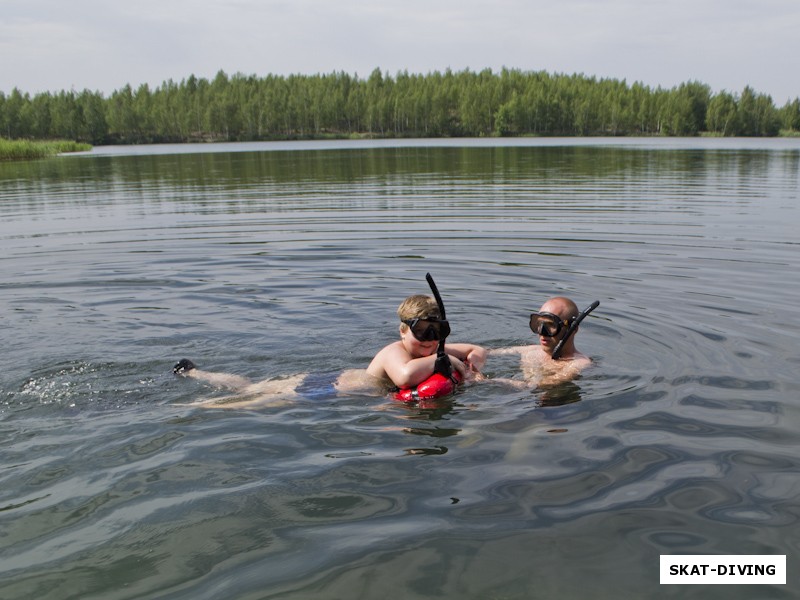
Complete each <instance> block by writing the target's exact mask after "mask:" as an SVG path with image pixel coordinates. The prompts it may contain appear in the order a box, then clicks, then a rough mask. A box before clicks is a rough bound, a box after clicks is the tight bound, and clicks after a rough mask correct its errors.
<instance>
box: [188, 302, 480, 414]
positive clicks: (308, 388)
mask: <svg viewBox="0 0 800 600" xmlns="http://www.w3.org/2000/svg"><path fill="white" fill-rule="evenodd" d="M397 315H398V316H399V317H400V339H399V340H398V341H395V342H392V343H391V344H389V345H388V346H386V347H384V348H383V349H381V350H380V351H379V352H378V353H377V354H376V355H375V357H374V358H373V359H372V361H371V362H370V364H369V366H368V367H367V368H366V369H348V370H346V371H343V372H342V373H312V374H300V375H294V376H292V377H288V378H286V379H269V380H265V381H260V382H255V383H253V382H251V381H250V380H249V379H247V378H245V377H240V376H238V375H231V374H228V373H211V372H208V371H201V370H199V369H197V368H196V367H195V365H194V363H192V362H191V361H189V360H186V359H183V360H182V361H180V362H179V363H178V364H177V365H175V367H174V368H173V372H174V373H175V374H177V375H182V376H185V377H193V378H195V379H199V380H201V381H206V382H208V383H211V384H212V385H216V386H220V387H227V388H229V389H232V390H234V391H235V392H236V396H233V397H228V398H218V399H213V400H209V401H204V402H202V404H209V405H218V406H222V407H226V408H227V407H231V408H234V407H239V406H252V405H257V404H265V403H272V402H274V401H281V400H284V401H285V400H287V399H289V398H295V397H305V398H311V399H320V400H321V399H326V398H333V397H336V396H337V395H338V394H340V393H343V394H347V393H351V394H353V393H355V394H365V393H366V394H377V393H385V392H386V391H388V390H389V389H393V388H404V387H414V386H416V385H417V384H419V383H421V382H423V381H424V380H426V379H427V378H428V377H430V376H431V375H432V374H433V369H434V364H435V362H436V351H437V348H438V346H439V339H440V338H441V337H442V336H444V337H446V336H447V333H449V324H448V323H447V322H446V321H442V320H441V317H440V312H439V306H438V305H437V303H436V301H435V300H434V299H433V298H432V297H430V296H426V295H414V296H409V297H408V298H406V299H405V300H403V302H402V303H401V304H400V306H399V308H398V309H397ZM445 351H446V352H447V355H448V358H449V359H450V363H451V364H452V365H453V369H454V370H456V371H458V372H459V373H460V374H461V375H462V376H463V378H464V380H469V379H476V378H479V377H480V369H481V368H482V367H483V365H484V363H485V362H486V355H487V351H486V350H485V349H484V348H482V347H480V346H476V345H474V344H446V345H445ZM234 399H239V401H235V402H227V401H226V400H234Z"/></svg>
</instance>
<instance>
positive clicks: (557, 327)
mask: <svg viewBox="0 0 800 600" xmlns="http://www.w3.org/2000/svg"><path fill="white" fill-rule="evenodd" d="M569 324H570V321H566V320H562V319H561V317H559V316H558V315H554V314H553V313H548V312H537V313H533V314H531V322H530V325H531V331H532V332H533V333H535V334H536V335H541V336H544V337H556V336H557V335H558V334H559V333H561V330H562V329H563V328H565V327H569Z"/></svg>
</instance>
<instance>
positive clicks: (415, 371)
mask: <svg viewBox="0 0 800 600" xmlns="http://www.w3.org/2000/svg"><path fill="white" fill-rule="evenodd" d="M435 362H436V355H435V354H432V355H431V356H424V357H422V358H411V356H410V355H409V354H408V352H406V351H405V349H404V348H403V346H402V345H401V344H399V343H394V344H390V345H388V346H386V347H385V348H384V349H383V350H381V351H380V352H378V354H376V355H375V358H373V359H372V362H371V363H370V365H369V368H368V369H367V373H369V374H370V375H372V376H373V377H379V378H389V379H390V380H391V381H392V383H393V384H394V385H396V386H397V387H399V388H403V387H414V386H415V385H418V384H420V383H422V382H423V381H425V380H426V379H427V378H428V377H430V376H431V375H433V366H434V363H435Z"/></svg>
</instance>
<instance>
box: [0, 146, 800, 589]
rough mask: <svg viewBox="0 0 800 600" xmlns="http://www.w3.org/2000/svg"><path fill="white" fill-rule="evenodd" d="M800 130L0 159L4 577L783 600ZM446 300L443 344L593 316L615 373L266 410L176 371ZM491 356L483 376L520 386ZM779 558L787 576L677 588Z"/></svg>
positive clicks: (268, 371) (497, 337) (793, 472)
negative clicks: (713, 565)
mask: <svg viewBox="0 0 800 600" xmlns="http://www.w3.org/2000/svg"><path fill="white" fill-rule="evenodd" d="M799 173H800V142H798V141H797V140H719V139H714V140H674V139H670V140H596V139H593V140H558V139H555V140H443V141H427V140H412V141H392V142H385V141H384V142H336V143H331V142H325V143H321V142H318V143H285V144H241V145H219V146H188V147H187V146H150V147H133V148H119V147H115V148H97V149H95V150H94V151H93V152H91V153H88V154H85V155H80V156H68V157H59V158H56V159H52V160H44V161H36V162H23V163H4V164H0V248H1V249H2V253H0V265H2V271H0V297H2V301H3V305H4V307H5V308H4V311H3V317H2V329H1V330H2V342H3V344H4V346H5V352H4V357H5V368H4V369H3V370H2V371H0V448H2V456H3V461H2V472H1V473H0V482H2V485H0V558H1V559H2V560H0V597H3V598H6V597H7V598H53V599H56V598H58V599H64V598H80V599H85V598H104V599H105V598H192V599H195V598H304V599H305V598H345V597H346V598H375V597H381V596H384V597H398V596H402V597H403V598H428V597H431V598H432V597H435V598H459V599H463V598H476V599H477V598H552V597H555V596H556V595H558V596H563V597H567V598H570V597H583V596H585V595H586V594H587V593H588V592H591V593H592V594H593V595H595V596H597V597H599V598H619V597H681V598H684V597H702V598H707V597H717V596H719V597H722V594H723V592H724V594H725V597H733V598H752V597H770V598H784V597H786V598H791V597H796V594H797V593H798V590H799V589H800V587H799V584H800V580H798V575H797V569H796V565H797V559H798V556H799V555H800V552H799V551H798V544H797V540H798V539H800V535H798V534H800V531H798V529H799V528H798V523H797V519H798V511H797V501H796V499H797V497H798V495H800V477H798V470H799V469H798V467H799V466H800V465H798V462H799V461H798V453H797V447H798V442H799V441H800V435H799V434H798V433H797V431H798V429H799V428H800V412H799V411H798V393H797V392H798V388H799V387H800V386H798V384H797V375H796V373H797V369H798V366H800V354H799V353H798V350H797V324H798V322H799V320H798V316H799V314H800V310H799V309H798V308H797V300H796V299H797V297H798V295H799V294H800V282H799V281H798V278H797V275H796V267H795V263H796V262H797V256H798V239H797V233H796V232H797V229H798V225H799V224H800V219H799V218H798V196H799V195H800V176H799ZM426 272H430V273H432V274H433V276H434V277H435V279H436V282H437V283H438V285H439V288H440V290H441V291H442V293H443V296H444V300H445V303H446V306H447V311H448V316H449V317H450V320H451V323H452V325H453V339H454V340H460V341H470V342H474V343H479V344H483V345H485V346H487V347H500V346H507V345H516V344H521V343H530V342H532V336H531V334H530V332H529V331H528V330H527V318H528V314H529V313H530V311H531V310H534V309H536V308H537V307H538V306H539V305H540V304H541V303H542V302H543V301H544V299H546V298H547V297H548V296H550V295H554V294H563V295H567V296H570V297H571V298H573V299H574V300H575V301H576V302H577V303H578V304H579V305H580V306H581V307H583V306H587V305H588V304H590V303H591V302H592V301H593V300H599V301H600V302H601V304H600V307H599V308H598V309H597V310H596V311H595V312H594V313H592V315H591V316H590V317H589V318H588V319H587V320H586V321H585V322H584V325H583V326H582V327H581V331H580V333H579V335H578V338H577V341H578V346H579V348H580V349H581V350H582V351H583V352H585V353H587V354H589V355H591V356H592V358H593V359H594V361H595V365H594V366H593V367H592V368H591V369H590V370H588V371H587V372H585V373H584V375H583V376H582V377H581V378H580V379H578V380H576V381H574V382H572V383H570V384H566V385H564V386H561V387H559V388H556V389H551V390H531V391H529V392H520V391H513V390H510V389H508V388H506V387H503V386H500V385H496V384H486V385H479V386H473V387H469V388H467V389H465V390H463V391H462V392H460V393H459V394H458V395H457V396H456V398H455V399H454V400H453V402H452V403H447V404H445V405H443V406H442V408H441V409H439V410H420V409H415V408H408V407H405V406H402V405H399V404H397V403H392V402H390V401H388V400H386V399H384V398H376V397H362V396H352V397H340V398H337V399H334V400H329V401H322V402H319V401H318V402H313V401H308V400H300V401H298V402H295V403H293V404H291V405H287V406H282V407H274V408H260V409H252V410H228V411H213V410H211V411H210V410H202V409H197V408H194V407H187V406H184V404H185V403H187V402H191V401H193V400H196V399H199V398H208V397H213V396H215V395H221V394H223V393H224V392H222V391H220V390H215V389H213V388H210V387H207V386H204V385H202V384H200V383H197V382H194V381H188V380H181V379H178V378H175V377H174V376H172V374H171V373H170V367H171V365H172V364H173V363H174V362H175V361H176V360H177V359H179V358H182V357H184V356H186V357H189V358H191V359H192V360H194V361H195V362H197V363H198V364H199V365H201V366H202V367H204V368H207V369H211V370H219V371H227V372H232V373H237V374H240V375H245V376H248V377H252V378H253V379H262V378H266V377H285V376H288V375H292V374H295V373H304V372H310V371H335V370H339V369H344V368H357V367H363V366H365V365H366V364H367V362H368V361H369V359H370V358H371V357H372V355H373V354H374V353H375V352H376V351H377V350H378V349H380V348H381V347H382V346H383V345H385V344H387V343H389V342H390V341H392V340H393V339H395V338H396V336H397V322H396V315H395V312H394V311H395V309H396V307H397V305H398V304H399V303H400V301H401V300H402V299H403V297H405V296H406V295H408V294H412V293H426V292H427V291H428V290H427V286H426V284H425V279H424V276H425V273H426ZM518 371H519V370H518V365H517V364H516V363H515V361H513V360H510V359H507V358H502V359H494V360H492V361H491V362H490V363H489V364H488V365H487V374H488V375H490V376H492V377H518V376H519V372H518ZM661 554H785V555H787V565H788V573H789V578H788V579H787V585H786V586H774V587H759V588H755V587H749V586H722V587H719V586H713V587H700V586H697V587H695V586H659V585H658V564H659V555H661Z"/></svg>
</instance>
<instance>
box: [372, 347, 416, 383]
mask: <svg viewBox="0 0 800 600" xmlns="http://www.w3.org/2000/svg"><path fill="white" fill-rule="evenodd" d="M405 354H407V353H406V351H405V348H403V344H402V342H399V341H398V342H392V343H391V344H387V345H386V346H384V347H383V348H381V349H380V350H378V353H377V354H376V355H375V357H374V358H373V359H372V362H370V363H369V367H367V373H369V374H370V375H371V376H372V377H378V378H384V377H386V376H387V375H386V364H387V363H388V362H389V361H390V360H395V359H396V358H398V357H403V356H404V355H405Z"/></svg>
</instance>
